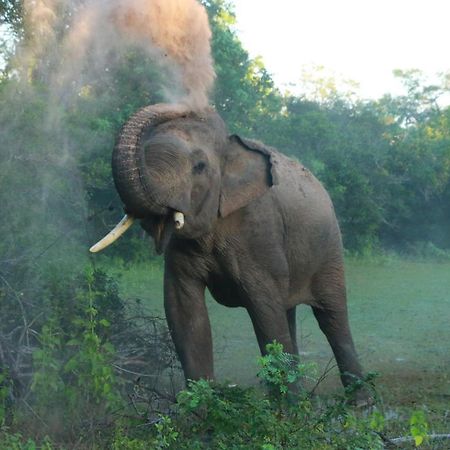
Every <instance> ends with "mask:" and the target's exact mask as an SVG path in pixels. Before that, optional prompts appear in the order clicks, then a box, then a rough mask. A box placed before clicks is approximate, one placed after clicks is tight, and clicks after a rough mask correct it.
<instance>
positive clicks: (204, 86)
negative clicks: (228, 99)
mask: <svg viewBox="0 0 450 450" xmlns="http://www.w3.org/2000/svg"><path fill="white" fill-rule="evenodd" d="M113 14H114V16H113V17H114V20H115V22H116V23H117V25H118V27H119V29H120V31H121V32H122V33H124V34H125V35H126V36H128V37H129V38H130V39H132V40H134V41H136V42H139V41H140V42H141V43H142V44H144V45H145V43H146V42H152V44H153V45H154V46H155V47H156V48H158V49H161V50H162V51H163V55H164V56H165V55H167V56H168V57H169V58H172V59H173V60H174V61H175V62H176V63H177V64H178V65H179V67H180V69H181V78H182V80H183V84H184V88H185V90H186V98H185V99H184V101H186V102H187V103H188V104H189V105H190V106H192V107H193V108H201V107H204V106H207V104H208V92H209V91H210V89H211V88H212V85H213V82H214V78H215V73H214V69H213V61H212V57H211V48H210V40H211V31H210V29H209V24H208V17H207V14H206V11H205V9H204V8H203V6H201V5H200V4H199V3H197V1H195V0H150V1H149V0H132V1H122V2H120V4H119V5H118V6H117V8H115V10H114V11H113Z"/></svg>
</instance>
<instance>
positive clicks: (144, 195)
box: [112, 104, 189, 217]
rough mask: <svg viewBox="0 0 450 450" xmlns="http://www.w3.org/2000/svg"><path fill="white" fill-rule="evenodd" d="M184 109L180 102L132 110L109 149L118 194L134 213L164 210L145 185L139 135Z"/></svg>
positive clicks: (176, 116)
mask: <svg viewBox="0 0 450 450" xmlns="http://www.w3.org/2000/svg"><path fill="white" fill-rule="evenodd" d="M188 113H189V110H188V109H187V108H186V107H185V106H183V105H167V104H158V105H150V106H147V107H145V108H142V109H140V110H139V111H138V112H137V113H135V114H134V115H133V116H132V117H131V118H130V119H129V120H128V122H127V123H126V124H125V125H124V127H123V128H122V131H121V133H120V134H119V137H118V139H117V142H116V146H115V148H114V152H113V157H112V171H113V177H114V183H115V185H116V188H117V191H118V193H119V195H120V198H121V199H122V201H123V202H124V204H125V205H126V209H127V211H128V212H130V213H131V214H133V215H134V216H136V217H144V216H145V215H146V214H149V213H150V212H151V213H153V214H165V213H166V212H167V211H166V209H165V208H164V205H162V204H159V202H158V198H157V196H155V192H150V191H149V190H148V189H146V181H145V176H146V173H145V172H146V169H145V167H146V165H145V154H144V152H143V149H142V145H141V143H142V142H141V140H142V137H143V136H144V135H145V134H147V133H148V131H149V130H151V129H152V128H153V127H155V126H157V125H159V124H161V123H163V122H166V121H168V120H172V119H176V118H178V117H183V116H185V115H187V114H188Z"/></svg>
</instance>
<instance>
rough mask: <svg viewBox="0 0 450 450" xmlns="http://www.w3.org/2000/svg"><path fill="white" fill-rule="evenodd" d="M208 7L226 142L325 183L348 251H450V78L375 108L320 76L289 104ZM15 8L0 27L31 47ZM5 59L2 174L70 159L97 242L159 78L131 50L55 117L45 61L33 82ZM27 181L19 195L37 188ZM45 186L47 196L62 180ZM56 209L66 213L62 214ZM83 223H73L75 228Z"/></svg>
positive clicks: (416, 83) (411, 76) (417, 76)
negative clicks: (129, 124) (116, 164)
mask: <svg viewBox="0 0 450 450" xmlns="http://www.w3.org/2000/svg"><path fill="white" fill-rule="evenodd" d="M3 3H4V2H3ZM204 3H205V4H206V6H207V8H208V11H209V14H210V19H211V25H212V28H213V33H214V39H213V53H214V58H215V61H216V71H217V83H216V87H215V91H214V93H213V97H212V103H213V104H214V105H215V107H216V108H217V109H218V111H219V112H220V113H221V114H222V115H223V117H224V118H225V120H226V121H227V123H228V126H229V128H230V130H231V132H237V133H241V134H243V135H245V136H248V137H252V138H257V139H260V140H263V141H265V142H266V143H267V144H270V145H273V146H275V147H277V148H278V149H280V150H281V151H283V152H285V153H287V154H289V155H292V156H294V157H296V158H298V159H299V160H300V161H302V162H303V163H304V164H305V165H306V166H308V167H309V168H310V169H311V170H312V171H313V172H314V173H315V174H316V175H317V176H318V178H319V179H320V180H321V181H322V182H323V183H324V184H325V185H326V187H327V188H328V190H329V192H330V194H331V197H332V199H333V201H334V204H335V207H336V210H337V213H338V216H339V219H340V223H341V227H342V231H343V235H344V242H345V246H346V248H347V249H348V250H350V251H353V252H367V251H371V250H374V249H376V248H380V247H381V248H388V249H390V248H394V249H395V250H398V251H408V252H420V251H421V249H422V248H424V247H427V246H428V247H429V248H431V247H434V248H435V250H436V251H438V250H439V249H442V250H445V249H447V248H449V247H450V236H449V233H448V231H447V230H448V228H449V225H450V209H449V208H450V206H449V205H450V202H449V195H450V192H449V183H448V181H449V177H450V108H449V107H448V106H445V107H442V108H440V107H439V99H440V98H441V97H443V96H444V95H445V94H448V92H449V90H450V81H449V80H450V75H449V74H447V75H443V76H442V77H441V83H440V84H436V85H430V84H427V83H426V82H425V81H424V80H422V77H421V73H420V72H418V71H415V70H411V71H406V72H400V71H398V72H397V76H398V77H400V78H401V80H402V81H403V84H404V86H405V91H406V94H405V95H404V96H399V97H391V96H389V95H386V96H385V97H383V98H381V99H379V100H376V101H375V100H373V101H365V100H360V99H357V98H355V97H352V96H349V95H347V93H345V92H338V91H337V90H336V88H335V87H334V85H333V80H327V79H324V78H323V77H321V74H320V73H319V74H317V80H316V81H315V82H314V76H313V81H312V83H313V84H314V83H315V86H314V87H315V89H314V93H313V94H311V93H309V95H305V96H304V97H302V96H300V97H296V96H292V95H289V94H285V95H282V94H281V93H280V92H279V91H278V90H277V88H276V87H275V86H274V83H273V80H272V79H271V77H270V74H269V73H268V72H267V71H266V69H265V68H264V65H263V64H262V62H261V61H259V60H251V59H250V58H249V56H248V54H247V52H246V51H245V50H244V49H243V48H242V45H241V43H240V42H239V40H238V38H237V35H236V33H235V32H234V29H233V24H234V17H233V14H232V9H231V8H230V6H228V3H227V2H224V1H219V0H216V1H205V2H204ZM8 5H9V3H8V2H6V3H5V5H4V6H3V9H4V11H6V12H8V14H6V13H3V20H6V21H9V22H10V24H11V26H12V27H13V29H14V30H16V36H20V37H21V38H22V39H25V40H26V30H24V29H23V28H21V26H22V22H21V21H20V15H18V14H17V10H16V9H15V8H13V6H11V5H10V6H8ZM16 48H17V47H16ZM3 57H4V58H6V59H7V60H8V61H9V64H8V65H7V66H6V69H5V70H4V71H3V75H2V79H1V85H0V89H1V91H0V95H1V99H0V101H1V107H2V113H1V114H2V124H4V125H3V126H2V128H3V130H2V134H1V138H2V141H3V142H2V149H3V150H2V168H3V172H5V170H7V171H8V172H12V173H17V175H18V177H20V176H21V175H20V174H22V173H23V172H24V170H25V171H26V170H28V169H27V168H24V167H23V166H22V167H20V165H18V166H14V167H11V168H10V169H6V167H7V166H8V164H6V163H5V158H6V159H7V160H8V161H7V162H8V163H11V161H10V159H11V158H8V155H9V156H11V153H14V157H15V158H16V159H19V160H20V161H22V162H23V163H24V164H26V162H27V161H29V160H33V161H43V160H46V161H48V160H49V159H50V160H53V161H55V164H56V165H59V168H60V169H63V170H64V169H66V168H67V167H68V165H67V160H68V159H70V160H71V161H70V165H71V167H72V168H73V171H74V173H75V172H76V174H77V176H78V175H79V174H80V175H81V179H80V180H77V183H81V184H80V186H77V189H76V195H83V196H84V197H85V198H86V199H87V204H86V205H85V206H86V207H87V209H88V211H84V213H85V215H87V216H88V217H89V218H92V217H94V218H95V220H93V221H91V222H92V224H94V225H95V226H94V227H91V228H90V229H91V230H93V231H92V233H93V234H95V235H96V236H97V234H101V231H103V229H102V230H99V228H101V227H102V223H104V222H108V223H109V222H110V221H111V222H114V220H115V219H116V217H117V216H118V213H117V211H115V212H111V211H112V210H113V208H120V205H119V204H118V203H117V197H116V194H115V192H114V188H113V186H112V183H111V173H110V167H109V160H110V154H111V149H112V146H113V142H114V137H115V135H116V133H117V131H118V129H119V128H120V126H121V124H122V123H123V122H124V121H125V120H126V119H127V117H128V116H129V115H130V114H132V112H134V111H135V110H136V109H137V108H138V107H140V106H142V105H145V104H149V103H153V102H158V101H162V99H163V96H162V92H161V73H160V71H159V70H158V68H157V67H155V66H154V65H152V62H151V61H149V60H148V58H144V57H143V55H142V54H139V52H137V51H136V52H135V53H131V52H130V53H129V54H127V55H126V56H125V57H124V58H123V59H121V60H120V61H116V62H115V65H113V67H109V71H108V73H104V74H102V76H101V77H98V78H96V79H92V78H89V77H86V84H85V85H84V86H82V87H81V89H80V90H79V92H78V95H77V96H76V97H75V98H71V102H70V103H66V104H62V105H52V106H51V108H49V102H50V101H51V97H52V92H49V88H48V87H46V79H45V77H46V76H47V75H48V69H47V68H46V67H45V62H43V61H40V62H39V63H36V65H35V67H34V68H33V70H34V75H33V77H32V79H30V80H29V82H28V83H24V80H23V79H18V78H17V76H15V70H16V68H15V67H14V55H8V54H4V56H3ZM48 64H51V58H50V57H49V61H48ZM19 78H20V77H19ZM310 82H311V80H310ZM24 84H27V86H24ZM49 114H53V115H57V116H58V126H59V127H60V129H58V130H55V129H54V128H52V127H50V129H49V125H48V124H49V123H50V122H49V121H48V120H45V116H48V115H49ZM18 140H19V142H18ZM62 141H63V142H62ZM52 146H54V147H55V148H53V149H52V148H51V147H52ZM44 155H45V156H44ZM61 159H64V161H63V162H61ZM47 167H48V166H47ZM0 170H1V169H0ZM33 170H39V168H36V167H34V168H32V170H31V172H33ZM29 175H30V176H27V179H26V180H23V181H21V185H22V186H24V185H25V184H26V183H27V182H28V183H30V181H32V180H33V181H36V178H35V177H34V176H32V174H29ZM60 175H61V174H60ZM8 176H11V173H8ZM8 176H6V178H5V176H3V177H2V183H4V186H5V188H4V189H2V195H3V196H5V195H7V196H8V194H9V193H11V191H15V190H16V187H15V186H14V184H9V185H8V184H5V183H7V178H8ZM63 177H64V178H65V180H64V181H63V184H66V186H58V189H59V190H60V191H61V192H60V193H61V199H62V200H61V203H63V204H67V201H66V200H67V197H66V195H67V194H66V193H65V192H64V191H63V190H64V188H67V189H68V190H69V191H71V192H74V191H73V186H72V187H70V188H69V186H67V183H68V181H67V174H66V175H64V176H63ZM15 178H17V177H15ZM39 178H40V177H38V179H39ZM45 178H46V179H45V180H44V181H43V182H44V183H45V187H47V188H49V186H51V185H52V183H53V182H54V179H55V177H54V176H52V175H50V176H48V177H47V176H46V177H45ZM45 187H43V188H45ZM33 189H34V186H33V183H32V184H31V186H30V189H25V188H24V189H18V190H19V191H28V192H29V191H30V190H31V191H32V190H33ZM49 189H50V188H49ZM14 197H15V200H14V201H15V202H17V201H18V200H19V199H18V198H17V197H18V196H14ZM19 197H20V195H19ZM83 200H84V199H83ZM25 201H27V199H25ZM74 201H76V200H74ZM2 203H3V204H4V205H5V204H8V200H6V201H5V200H4V201H3V202H2ZM54 207H55V208H57V209H58V210H61V209H64V206H62V205H61V204H56V205H54ZM105 210H106V211H105ZM78 212H79V211H78ZM22 213H23V211H21V212H19V211H18V212H17V216H16V217H20V214H22ZM113 216H114V217H113ZM70 220H71V219H69V221H70ZM79 221H80V217H79V214H78V217H77V218H76V219H75V221H74V223H77V222H79ZM430 246H431V247H430ZM118 253H119V254H120V253H121V249H120V250H119V252H118Z"/></svg>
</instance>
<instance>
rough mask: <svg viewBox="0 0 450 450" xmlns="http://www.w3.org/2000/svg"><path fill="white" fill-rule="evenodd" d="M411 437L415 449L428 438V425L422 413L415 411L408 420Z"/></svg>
mask: <svg viewBox="0 0 450 450" xmlns="http://www.w3.org/2000/svg"><path fill="white" fill-rule="evenodd" d="M409 427H410V432H411V436H412V437H413V439H414V443H415V444H416V447H419V446H420V445H422V443H423V442H424V441H425V440H426V438H427V436H428V423H427V420H426V417H425V413H424V412H423V411H415V412H414V413H413V414H412V415H411V418H410V419H409Z"/></svg>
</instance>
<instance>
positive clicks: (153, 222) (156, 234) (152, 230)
mask: <svg viewBox="0 0 450 450" xmlns="http://www.w3.org/2000/svg"><path fill="white" fill-rule="evenodd" d="M141 226H142V228H143V229H144V230H145V231H147V233H149V234H150V236H152V238H153V240H154V241H155V250H156V253H157V254H158V255H161V254H162V253H164V251H165V250H166V248H167V244H168V243H169V241H170V238H171V237H172V234H173V232H174V231H175V229H176V227H177V225H176V222H175V220H174V218H173V214H167V215H165V216H149V217H146V218H144V219H142V220H141Z"/></svg>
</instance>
